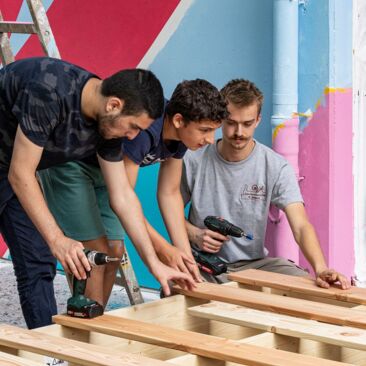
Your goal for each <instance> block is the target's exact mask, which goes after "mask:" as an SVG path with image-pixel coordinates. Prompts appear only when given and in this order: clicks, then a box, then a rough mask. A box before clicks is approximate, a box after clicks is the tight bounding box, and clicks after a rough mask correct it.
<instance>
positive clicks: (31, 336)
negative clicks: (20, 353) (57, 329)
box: [0, 324, 169, 366]
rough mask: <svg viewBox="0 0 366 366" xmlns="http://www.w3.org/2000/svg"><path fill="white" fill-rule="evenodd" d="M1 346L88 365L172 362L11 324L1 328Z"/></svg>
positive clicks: (144, 365) (142, 365) (160, 365)
mask: <svg viewBox="0 0 366 366" xmlns="http://www.w3.org/2000/svg"><path fill="white" fill-rule="evenodd" d="M0 344H1V345H3V346H6V347H10V348H16V349H21V350H25V351H29V352H34V353H37V354H42V355H46V356H51V357H56V358H59V359H62V360H65V361H69V362H73V363H76V364H78V365H85V366H111V365H113V366H117V365H119V366H147V365H148V366H163V365H164V366H167V364H168V365H169V363H167V362H162V361H158V360H153V359H149V358H147V357H141V356H138V355H133V354H129V353H123V352H118V353H117V354H116V353H115V352H113V350H108V349H106V348H103V347H100V346H96V345H93V344H88V343H83V342H78V341H74V340H70V339H66V338H61V337H56V336H51V335H47V334H44V333H40V332H37V331H35V330H26V329H21V328H17V327H14V326H11V325H5V324H2V325H0Z"/></svg>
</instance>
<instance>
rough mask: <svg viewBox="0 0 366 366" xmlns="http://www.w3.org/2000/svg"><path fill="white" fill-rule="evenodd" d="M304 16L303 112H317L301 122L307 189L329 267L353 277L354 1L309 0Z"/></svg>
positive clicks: (304, 189)
mask: <svg viewBox="0 0 366 366" xmlns="http://www.w3.org/2000/svg"><path fill="white" fill-rule="evenodd" d="M299 20H300V60H301V62H300V65H299V97H300V98H299V110H300V112H305V113H307V114H310V113H311V114H312V118H309V119H307V118H304V119H303V120H302V122H301V134H300V157H299V158H300V159H299V163H300V176H303V177H304V180H303V181H302V183H301V188H302V192H303V195H304V198H305V203H306V207H307V210H308V213H309V217H310V220H311V221H312V222H313V224H314V226H315V228H316V231H317V233H318V235H319V238H320V241H321V245H322V248H323V251H324V252H325V255H326V258H327V260H328V263H329V266H330V267H334V268H337V270H339V271H341V272H343V273H345V274H347V275H349V276H351V275H353V274H354V248H353V243H354V240H353V237H354V235H353V179H352V1H349V0H335V1H314V0H309V1H306V2H305V5H304V6H303V7H302V8H301V11H300V18H299ZM300 263H301V264H303V265H305V263H306V262H305V260H304V258H301V260H300Z"/></svg>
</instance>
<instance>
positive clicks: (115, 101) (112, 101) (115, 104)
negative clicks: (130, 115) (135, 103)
mask: <svg viewBox="0 0 366 366" xmlns="http://www.w3.org/2000/svg"><path fill="white" fill-rule="evenodd" d="M124 104H125V102H124V100H122V99H119V98H117V97H108V99H107V104H106V111H107V112H112V113H115V112H118V113H121V112H122V109H123V106H124Z"/></svg>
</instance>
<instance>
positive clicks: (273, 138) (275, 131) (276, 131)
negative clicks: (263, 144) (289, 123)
mask: <svg viewBox="0 0 366 366" xmlns="http://www.w3.org/2000/svg"><path fill="white" fill-rule="evenodd" d="M284 127H285V123H281V124H279V125H278V126H276V128H275V129H274V131H273V135H272V141H274V140H275V139H276V137H277V135H278V132H279V131H280V130H281V129H282V128H284Z"/></svg>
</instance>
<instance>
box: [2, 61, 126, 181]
mask: <svg viewBox="0 0 366 366" xmlns="http://www.w3.org/2000/svg"><path fill="white" fill-rule="evenodd" d="M90 78H97V76H96V75H94V74H91V73H89V72H88V71H86V70H84V69H82V68H80V67H77V66H75V65H72V64H70V63H67V62H65V61H61V60H58V59H52V58H48V57H39V58H38V57H37V58H28V59H24V60H19V61H15V62H13V63H12V64H9V65H7V66H6V67H4V68H2V69H1V70H0V174H1V172H3V173H4V172H7V171H8V170H9V165H10V161H11V156H12V152H13V146H14V139H15V134H16V130H17V127H18V125H19V126H20V128H21V129H22V131H23V133H24V134H25V135H26V136H27V137H28V138H29V140H31V141H32V142H33V143H35V144H36V145H38V146H41V147H43V148H44V150H43V154H42V158H41V161H40V163H39V165H38V169H45V168H48V167H50V166H53V165H57V164H60V163H63V162H66V161H71V160H79V159H82V158H84V157H86V156H89V155H92V154H95V153H96V152H97V153H98V154H99V155H100V156H101V157H102V158H103V159H105V160H108V161H120V160H122V157H123V149H122V139H113V140H104V139H103V138H102V137H101V135H99V133H98V124H97V122H96V121H95V120H88V119H86V118H85V117H84V116H83V115H82V113H81V92H82V89H83V87H84V85H85V83H86V82H87V81H88V80H89V79H90Z"/></svg>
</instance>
